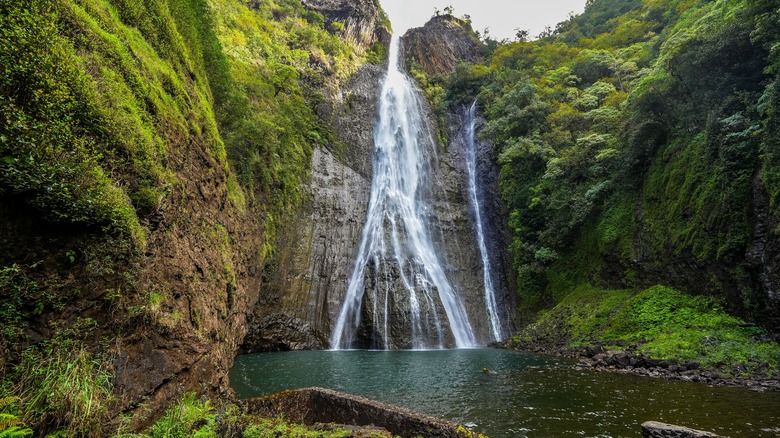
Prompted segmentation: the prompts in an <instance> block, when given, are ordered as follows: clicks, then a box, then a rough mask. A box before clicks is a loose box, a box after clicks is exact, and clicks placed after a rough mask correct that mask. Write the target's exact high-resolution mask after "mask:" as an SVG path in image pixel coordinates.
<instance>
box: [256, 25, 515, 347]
mask: <svg viewBox="0 0 780 438" xmlns="http://www.w3.org/2000/svg"><path fill="white" fill-rule="evenodd" d="M447 20H449V19H447ZM447 20H444V21H447ZM433 21H434V24H433V25H432V26H433V28H434V30H435V27H436V26H437V25H439V24H441V23H439V22H440V21H442V20H433ZM456 21H457V20H456ZM437 23H439V24H437ZM441 25H444V24H441ZM429 30H430V29H429ZM456 31H457V32H459V33H461V34H464V35H465V33H464V30H463V29H457V30H456ZM423 34H424V33H423ZM434 34H435V32H434ZM420 35H422V34H420ZM464 44H465V43H464ZM472 49H474V48H473V47H472ZM474 50H476V49H474ZM448 53H449V54H450V55H448V56H471V55H469V53H471V52H468V51H466V52H463V53H461V52H460V51H457V50H456V51H451V52H448ZM453 65H454V64H453ZM385 71H386V67H377V66H370V65H369V66H365V67H363V68H362V69H361V70H360V72H358V74H357V75H355V77H354V78H353V80H352V81H350V83H349V84H348V85H347V86H346V87H345V88H344V89H343V90H342V91H341V93H340V95H339V96H337V98H336V99H335V100H334V101H332V102H326V103H324V104H322V105H320V107H318V112H319V113H320V115H321V116H323V118H325V119H326V120H331V121H332V123H333V126H334V128H335V130H336V132H337V134H338V143H339V144H338V145H334V146H333V147H328V148H325V147H321V148H317V149H316V150H315V152H314V155H313V158H312V160H313V161H312V179H311V183H310V184H309V186H308V188H307V190H308V193H309V195H308V196H307V199H306V200H305V201H304V203H303V205H302V207H301V208H300V210H299V212H298V214H297V216H296V219H295V221H293V222H291V223H290V224H288V225H287V226H286V227H285V229H284V230H283V231H282V233H281V236H280V244H279V246H278V252H277V254H276V256H275V258H274V260H273V261H272V262H271V263H270V264H269V265H268V266H267V268H266V271H265V280H266V281H265V284H264V287H263V290H262V293H261V297H260V301H259V303H258V306H257V308H256V310H255V315H256V316H255V319H256V320H257V321H258V322H256V323H252V325H251V329H250V333H249V334H248V335H247V337H246V340H245V344H244V351H246V352H253V351H265V350H267V349H293V348H296V349H297V348H321V347H317V343H316V342H309V341H311V340H313V339H327V338H328V337H329V336H330V333H331V330H332V328H333V327H332V326H333V325H334V324H335V322H336V320H337V319H338V314H339V311H340V309H341V305H342V303H343V301H344V296H345V294H346V291H347V288H348V285H349V277H350V275H351V274H352V270H353V268H354V260H355V256H356V254H357V249H358V248H357V247H358V245H359V243H360V238H361V232H362V229H363V225H364V223H365V218H366V214H367V208H368V201H369V196H370V190H371V178H372V157H373V153H374V145H373V132H374V127H375V124H376V120H377V114H378V108H377V105H378V98H379V94H380V89H381V82H382V79H383V77H384V73H385ZM424 110H425V112H426V115H425V119H426V120H432V117H431V114H430V110H429V109H427V108H425V109H424ZM447 120H448V122H447V125H448V126H447V127H445V129H446V130H447V131H448V133H449V136H450V137H451V138H452V139H453V140H452V142H451V144H450V145H448V147H446V148H445V147H444V146H442V145H439V144H436V143H435V142H432V141H431V142H429V143H430V144H429V146H428V147H427V149H426V151H425V155H426V163H425V164H423V166H427V167H428V175H427V177H426V179H425V188H424V189H423V190H421V193H420V197H421V199H422V200H423V201H424V202H426V203H428V204H429V208H427V209H426V211H425V212H423V216H424V217H423V219H424V220H426V221H428V223H429V226H430V229H431V234H432V236H433V240H434V242H433V243H434V246H435V248H436V252H437V255H438V256H439V257H440V259H441V262H442V264H443V267H444V270H445V274H446V276H447V278H448V279H449V281H450V283H451V284H452V285H453V287H455V288H456V289H457V290H456V293H457V294H458V295H459V296H461V297H462V299H463V304H464V307H465V309H466V312H467V314H468V318H469V320H470V321H471V323H472V324H473V325H474V331H475V333H476V334H477V340H478V342H480V343H484V344H486V343H489V342H491V341H492V340H493V339H491V338H490V336H489V327H488V325H489V318H487V316H486V305H485V297H484V283H483V274H482V261H481V258H480V254H479V250H478V247H477V245H476V243H475V240H476V229H475V224H474V212H473V211H472V209H471V206H470V205H469V201H468V194H467V190H468V181H467V171H466V163H465V158H464V149H463V148H464V141H463V139H462V131H463V123H464V120H463V114H462V109H460V108H457V109H454V110H453V111H452V113H451V114H449V115H448V117H447ZM430 128H433V127H430ZM431 132H433V131H432V130H431ZM477 155H478V161H479V164H478V166H477V167H478V172H479V175H478V179H479V180H480V181H481V183H482V184H484V186H483V188H482V189H481V193H480V199H481V202H483V205H484V207H483V208H484V209H485V211H486V219H485V222H486V223H488V225H487V226H486V230H487V232H486V236H487V238H488V240H489V241H488V242H487V246H488V248H489V252H490V253H491V254H494V255H496V258H495V260H491V263H492V265H493V267H494V268H495V269H494V270H495V272H494V281H495V282H496V285H497V291H498V294H499V295H500V296H501V299H499V306H500V307H501V309H502V312H503V316H504V319H505V320H510V321H511V319H512V315H513V309H514V303H513V302H512V301H511V294H510V293H509V291H510V290H511V284H510V281H511V280H510V279H511V278H512V276H511V275H510V274H509V273H508V272H507V271H506V269H508V266H509V261H508V260H506V259H505V255H506V254H508V253H507V251H506V242H507V238H506V236H507V234H506V233H505V231H503V230H502V229H500V228H499V227H496V226H494V224H504V223H506V220H505V218H503V216H502V215H503V214H504V209H503V207H502V206H501V204H500V201H499V197H498V193H499V191H498V183H497V181H498V169H497V167H496V165H495V160H494V158H495V157H494V153H493V151H492V148H490V147H489V146H485V145H480V150H479V151H478V153H477ZM399 269H400V268H399V267H397V266H395V267H393V266H387V267H386V268H383V271H382V272H381V273H379V272H373V274H371V272H370V271H372V270H371V269H369V270H367V275H368V276H367V277H366V278H365V284H366V289H367V290H371V288H372V287H373V288H376V287H379V286H377V282H375V281H374V280H375V278H372V277H371V275H383V276H384V275H388V276H389V278H387V279H386V280H383V281H384V282H386V283H387V284H395V286H393V288H391V289H392V290H394V291H395V290H402V289H404V288H403V287H402V285H401V276H400V270H399ZM374 271H375V269H374ZM367 295H368V294H366V296H367ZM433 295H436V294H435V293H434V294H433ZM369 301H370V300H369ZM393 302H394V303H393V305H392V306H391V308H390V310H389V311H388V313H389V315H390V316H391V318H388V319H389V320H391V321H393V322H392V323H391V324H390V326H389V327H388V328H387V331H388V332H389V333H390V334H391V336H390V337H391V339H392V340H391V341H390V342H388V345H387V347H388V348H393V349H401V348H409V347H410V346H411V345H412V340H411V328H410V327H411V324H410V316H409V315H410V309H409V307H408V306H404V305H403V303H404V302H405V301H403V300H400V299H399V300H393ZM426 305H430V306H431V308H436V309H438V311H437V312H436V313H438V314H439V315H441V316H442V318H441V319H442V320H446V317H445V316H444V315H445V312H444V311H443V308H442V305H441V302H440V301H438V300H433V301H432V302H430V303H428V304H426ZM377 308H378V307H375V306H373V303H371V302H365V303H364V305H363V306H362V308H361V312H362V316H361V320H362V321H363V323H362V324H361V326H359V327H358V328H357V333H356V337H357V339H356V343H355V345H354V346H355V347H363V348H371V347H376V345H377V339H378V338H379V337H380V336H383V335H381V334H380V333H379V332H378V331H377V330H376V328H375V327H372V326H371V324H370V323H369V322H370V321H373V320H376V319H377V318H375V316H377V315H375V313H376V312H377V311H378V310H376V309H377ZM274 315H275V316H274ZM270 316H274V318H275V319H273V318H272V319H271V320H275V321H281V320H284V321H286V323H285V324H284V327H285V328H284V330H270V331H269V330H268V324H264V323H263V322H262V321H270V320H268V319H266V318H268V317H270ZM380 319H383V318H380ZM509 325H511V322H510V323H509ZM427 326H428V327H430V326H431V324H427ZM264 327H265V328H264ZM442 328H443V330H444V331H447V326H446V322H445V323H444V324H443V325H442ZM296 330H297V331H300V332H302V333H306V334H305V335H304V334H297V333H295V332H296ZM284 332H286V333H288V334H287V335H284ZM266 333H273V335H272V336H270V337H269V336H266ZM507 333H509V331H507ZM285 338H286V339H285ZM269 339H273V340H272V341H269ZM301 339H308V340H309V341H301ZM444 346H454V340H453V339H451V338H448V339H447V340H445V342H444Z"/></svg>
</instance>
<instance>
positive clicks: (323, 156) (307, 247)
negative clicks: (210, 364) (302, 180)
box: [244, 65, 384, 352]
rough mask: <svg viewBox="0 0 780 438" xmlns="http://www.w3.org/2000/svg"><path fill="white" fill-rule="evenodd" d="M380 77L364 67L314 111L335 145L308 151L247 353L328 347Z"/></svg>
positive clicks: (349, 261) (363, 200)
mask: <svg viewBox="0 0 780 438" xmlns="http://www.w3.org/2000/svg"><path fill="white" fill-rule="evenodd" d="M383 74H384V68H383V67H377V66H374V65H366V66H364V67H363V68H362V69H361V70H360V71H359V72H358V73H357V74H356V75H355V77H353V78H352V80H351V81H350V82H349V83H348V84H347V86H346V87H345V88H344V90H343V91H342V94H341V96H342V98H341V99H340V100H339V101H335V102H332V103H331V104H323V106H322V107H321V108H320V112H321V114H322V115H323V116H324V117H325V118H326V119H330V120H331V121H332V123H333V127H334V128H335V130H336V132H337V133H338V142H339V143H340V144H341V146H338V147H337V148H334V149H333V150H331V149H327V148H324V147H319V148H317V149H315V150H314V154H313V156H312V175H311V182H310V183H309V184H308V186H307V188H306V191H307V192H308V195H307V197H306V199H305V200H304V202H303V205H302V206H301V207H300V209H299V211H298V212H297V214H296V216H295V220H294V221H292V222H291V223H289V224H287V226H285V227H284V228H283V229H282V231H281V235H280V242H279V245H278V250H277V253H276V256H275V258H274V260H273V261H271V263H270V264H269V265H268V266H267V268H266V274H265V276H266V282H265V284H264V286H263V289H262V292H261V297H260V301H259V303H258V305H257V308H256V310H255V320H254V322H253V323H252V324H251V328H250V332H249V334H248V335H247V337H246V340H245V344H244V351H246V352H253V351H267V350H269V349H270V350H279V349H282V350H287V349H292V350H301V349H318V348H325V347H327V339H328V338H329V336H330V324H331V320H332V318H333V313H334V312H338V309H339V308H340V306H341V298H342V296H343V293H344V291H346V289H347V285H348V281H349V275H350V273H351V269H352V265H353V262H354V260H353V258H354V255H355V252H356V250H357V245H358V243H359V240H360V232H361V231H362V228H363V223H364V222H365V217H366V210H367V208H368V197H369V195H370V192H371V157H372V153H373V152H372V151H373V136H372V133H373V127H374V123H375V120H376V114H377V108H376V104H377V97H378V94H379V91H378V90H379V88H380V87H381V81H382V76H383ZM279 321H285V323H284V324H279ZM301 333H309V335H308V336H303V335H302V334H301ZM301 339H303V340H304V341H303V342H301V341H300V340H301Z"/></svg>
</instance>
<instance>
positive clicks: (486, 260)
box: [464, 101, 504, 342]
mask: <svg viewBox="0 0 780 438" xmlns="http://www.w3.org/2000/svg"><path fill="white" fill-rule="evenodd" d="M476 112H477V102H476V101H475V102H474V103H473V104H472V105H471V106H470V107H469V109H468V110H467V111H466V123H465V125H466V128H465V133H464V134H465V135H464V136H465V139H464V140H465V144H466V167H467V170H468V179H469V203H471V206H472V208H473V209H474V222H475V225H476V228H477V245H478V246H479V255H480V257H481V258H482V278H483V282H484V285H485V307H486V310H487V314H488V318H489V320H490V333H491V334H492V336H493V340H494V341H496V342H498V341H501V340H503V339H504V338H503V333H502V331H501V319H500V318H499V316H498V306H497V304H496V289H495V287H493V276H492V269H491V266H490V257H489V256H488V250H487V245H486V244H485V229H484V227H483V225H482V216H483V213H482V206H481V205H480V202H479V196H478V195H477V141H476V125H477V117H476Z"/></svg>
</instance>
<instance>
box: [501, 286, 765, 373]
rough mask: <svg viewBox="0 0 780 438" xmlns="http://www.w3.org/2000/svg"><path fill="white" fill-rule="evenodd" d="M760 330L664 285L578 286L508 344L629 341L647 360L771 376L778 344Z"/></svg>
mask: <svg viewBox="0 0 780 438" xmlns="http://www.w3.org/2000/svg"><path fill="white" fill-rule="evenodd" d="M765 334H766V332H765V330H764V329H761V328H759V327H757V326H754V325H751V324H745V322H744V321H743V320H741V319H739V318H735V317H733V316H730V315H728V314H727V313H726V312H725V311H724V310H723V307H722V303H721V302H720V301H719V300H717V299H714V298H712V297H702V296H698V297H693V296H690V295H686V294H683V293H680V292H678V291H675V290H673V289H670V288H667V287H664V286H654V287H651V288H649V289H646V290H644V291H642V292H639V293H631V292H629V291H624V290H602V289H594V288H592V287H588V286H580V287H579V288H577V290H575V291H574V292H572V293H571V294H569V295H568V296H567V297H566V298H564V299H563V300H562V301H561V302H560V303H558V305H557V306H555V307H554V308H553V309H551V310H549V311H546V312H543V313H542V314H541V316H540V318H539V320H538V321H537V322H536V323H534V324H532V325H530V326H528V327H527V328H526V329H525V330H523V331H522V332H521V333H520V334H519V335H518V336H516V337H515V338H514V341H515V342H519V343H523V342H543V343H547V344H551V345H555V346H583V345H590V344H592V343H594V342H598V343H602V344H606V345H615V344H617V345H622V346H628V345H632V344H633V345H637V346H638V347H637V351H638V352H640V353H642V354H644V355H646V356H648V357H651V358H656V359H671V360H676V361H695V362H698V363H700V364H701V365H702V366H704V367H708V368H716V369H722V370H726V371H731V370H733V369H735V368H736V367H737V366H738V365H743V366H744V368H743V370H746V371H747V372H761V373H769V374H771V375H776V374H777V373H778V371H779V369H778V366H780V346H778V345H777V343H775V342H771V341H766V340H761V339H762V335H765ZM743 372H744V371H743Z"/></svg>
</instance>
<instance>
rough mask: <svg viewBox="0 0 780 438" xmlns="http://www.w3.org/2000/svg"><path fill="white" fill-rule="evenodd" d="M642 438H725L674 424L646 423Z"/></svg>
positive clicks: (643, 425) (643, 424)
mask: <svg viewBox="0 0 780 438" xmlns="http://www.w3.org/2000/svg"><path fill="white" fill-rule="evenodd" d="M642 438H725V437H722V436H721V435H717V434H714V433H712V432H705V431H703V430H696V429H690V428H687V427H682V426H675V425H673V424H666V423H659V422H657V421H646V422H644V423H642Z"/></svg>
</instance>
